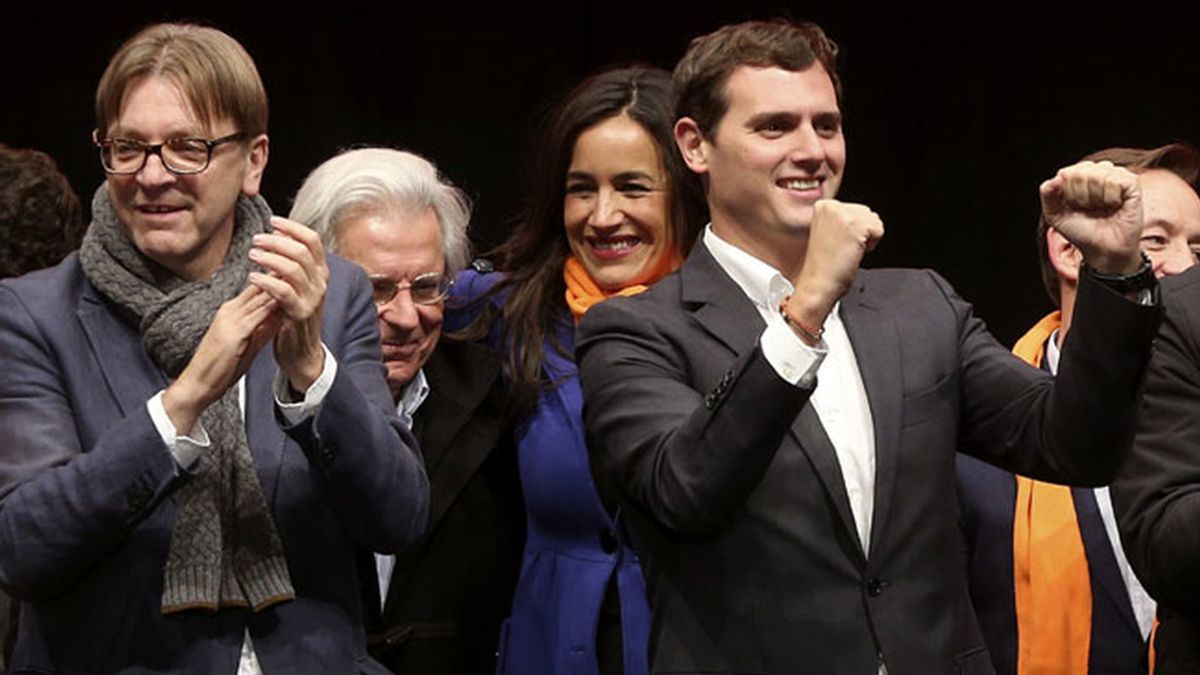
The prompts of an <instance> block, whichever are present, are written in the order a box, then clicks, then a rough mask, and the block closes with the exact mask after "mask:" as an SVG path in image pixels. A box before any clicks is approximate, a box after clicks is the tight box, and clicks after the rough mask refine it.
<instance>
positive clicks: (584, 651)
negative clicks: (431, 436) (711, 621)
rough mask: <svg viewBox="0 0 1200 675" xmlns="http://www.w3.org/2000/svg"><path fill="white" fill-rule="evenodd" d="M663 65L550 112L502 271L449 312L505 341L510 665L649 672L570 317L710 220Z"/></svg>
mask: <svg viewBox="0 0 1200 675" xmlns="http://www.w3.org/2000/svg"><path fill="white" fill-rule="evenodd" d="M671 122H672V117H671V95H670V84H669V76H668V75H667V73H666V72H664V71H661V70H656V69H650V68H628V69H619V70H610V71H606V72H603V73H600V74H599V75H596V76H594V77H592V78H590V79H588V80H586V81H584V82H583V83H582V84H580V85H579V86H578V87H576V88H575V89H574V90H573V91H572V92H571V93H570V94H568V95H567V97H566V98H565V99H563V100H562V102H561V103H560V104H559V105H558V107H557V108H556V109H555V110H554V112H553V113H552V114H551V116H550V118H549V119H548V121H547V124H546V126H545V128H544V130H543V133H542V135H541V136H540V142H539V147H538V148H537V153H536V154H535V157H536V158H538V160H539V163H538V164H537V166H536V167H535V172H534V179H535V182H534V189H533V194H532V196H531V198H530V200H529V208H528V210H527V211H526V213H525V217H524V219H523V220H522V221H521V224H520V225H518V227H517V228H516V230H515V231H514V232H513V234H512V236H511V237H510V238H509V239H508V241H507V242H505V243H504V244H502V245H501V246H500V247H499V249H497V250H496V251H494V252H493V255H494V256H495V257H496V259H497V262H498V266H499V268H500V269H501V271H502V274H479V273H476V272H474V271H472V270H468V271H467V272H465V273H464V274H463V275H460V277H459V279H458V282H457V283H456V284H455V286H454V290H453V292H452V297H451V300H450V301H449V302H448V304H447V318H446V324H447V326H450V327H456V326H461V325H463V324H464V323H467V322H468V321H470V320H471V319H474V323H473V324H472V326H471V327H470V328H469V329H468V330H467V331H466V333H467V335H469V336H474V337H477V338H480V339H486V340H487V341H488V342H489V343H490V344H491V346H493V347H495V348H498V349H500V350H501V351H502V352H503V353H504V354H505V355H506V370H505V374H506V376H507V378H506V379H507V383H508V389H509V393H510V399H511V400H512V401H513V407H514V410H515V415H516V416H517V417H518V418H519V420H518V422H517V430H518V432H517V438H516V441H517V447H518V453H519V455H518V463H519V467H520V474H521V486H522V490H523V492H524V497H525V507H526V513H527V525H528V527H527V540H526V545H525V554H524V561H523V565H522V569H521V576H520V580H519V582H518V585H517V590H516V594H515V596H514V598H513V606H512V614H511V616H510V617H509V619H508V621H507V622H506V624H505V630H504V632H503V634H502V635H501V644H500V667H499V672H500V673H551V674H575V673H597V672H599V673H602V674H607V673H621V672H624V673H628V674H629V675H639V674H643V673H646V672H648V669H649V668H648V664H647V636H648V634H649V620H650V615H649V608H648V606H647V603H646V597H645V592H646V591H645V586H644V584H643V581H642V573H641V570H640V568H639V566H638V563H637V559H636V557H635V556H634V553H633V550H632V548H630V545H629V541H628V537H627V536H626V535H625V532H624V528H623V526H622V525H621V522H620V520H619V519H618V518H617V517H616V516H615V515H614V514H613V513H612V512H611V510H610V509H609V508H606V502H605V500H602V498H601V494H600V490H598V489H597V486H596V485H595V484H594V483H593V482H592V477H591V471H590V469H589V464H588V450H587V446H586V444H585V442H584V438H583V421H582V406H583V400H582V396H581V394H580V391H579V382H578V379H577V378H576V374H575V363H574V358H573V357H572V356H571V353H572V349H573V346H574V337H575V332H574V325H575V322H576V321H578V319H579V317H581V316H582V315H583V313H584V312H586V311H588V308H590V307H591V306H592V305H593V304H595V303H597V302H600V301H601V300H604V299H605V298H607V297H609V296H611V295H614V294H623V295H629V294H632V293H636V292H639V291H641V290H645V288H646V286H647V285H649V284H653V283H654V282H656V281H658V280H659V279H661V278H663V277H664V276H666V275H667V274H669V273H670V272H671V271H672V270H673V269H674V268H675V267H677V266H678V265H679V263H680V262H681V261H682V259H683V256H684V254H685V253H686V251H687V248H688V246H689V245H690V243H691V242H692V240H693V239H694V238H695V232H696V229H697V228H698V227H699V226H700V225H702V224H703V223H704V220H705V218H704V215H703V210H702V209H703V207H702V206H701V205H700V204H701V201H702V200H701V199H700V191H699V186H698V184H697V183H696V182H695V179H694V178H693V177H692V176H691V174H689V173H688V172H687V171H686V169H685V168H684V166H683V162H682V160H681V158H680V157H679V153H678V152H677V151H676V150H675V146H674V140H673V137H672V134H671ZM475 317H477V318H475Z"/></svg>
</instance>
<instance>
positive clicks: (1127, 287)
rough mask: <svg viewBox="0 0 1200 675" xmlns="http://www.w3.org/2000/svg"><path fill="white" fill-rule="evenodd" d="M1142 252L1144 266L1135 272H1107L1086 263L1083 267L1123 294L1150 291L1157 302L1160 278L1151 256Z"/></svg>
mask: <svg viewBox="0 0 1200 675" xmlns="http://www.w3.org/2000/svg"><path fill="white" fill-rule="evenodd" d="M1140 253H1141V254H1142V266H1141V267H1139V268H1138V269H1137V271H1136V272H1134V273H1133V274H1106V273H1104V272H1098V271H1096V270H1094V269H1092V268H1091V267H1089V266H1088V265H1087V264H1086V263H1085V264H1084V265H1083V268H1084V269H1085V270H1087V273H1088V274H1090V275H1092V278H1093V279H1095V280H1096V281H1099V282H1100V283H1102V284H1104V285H1105V286H1108V287H1109V288H1111V289H1113V290H1114V291H1116V292H1118V293H1120V294H1121V295H1129V294H1133V293H1138V294H1139V295H1140V294H1142V292H1143V291H1148V292H1149V293H1150V296H1151V298H1150V299H1151V302H1155V303H1156V302H1158V278H1157V277H1155V276H1154V266H1153V265H1152V264H1151V263H1150V256H1148V255H1146V252H1145V251H1140ZM1139 300H1140V298H1139Z"/></svg>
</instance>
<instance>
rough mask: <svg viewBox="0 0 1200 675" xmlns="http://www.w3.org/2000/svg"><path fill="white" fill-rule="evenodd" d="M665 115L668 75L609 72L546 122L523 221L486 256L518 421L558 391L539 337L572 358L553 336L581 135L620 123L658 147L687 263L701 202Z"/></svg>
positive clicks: (487, 321) (482, 320)
mask: <svg viewBox="0 0 1200 675" xmlns="http://www.w3.org/2000/svg"><path fill="white" fill-rule="evenodd" d="M671 107H672V97H671V76H670V74H669V73H667V72H666V71H665V70H661V69H659V68H652V67H647V66H634V67H630V68H617V69H612V70H606V71H603V72H600V73H598V74H596V75H593V76H592V77H589V78H588V79H586V80H584V81H583V82H582V83H580V84H579V85H578V86H576V87H575V88H574V89H573V90H571V92H570V93H569V94H567V96H566V97H565V98H563V99H562V100H561V101H560V102H559V104H558V105H557V106H556V107H555V108H554V109H553V110H552V111H551V113H550V115H549V116H548V117H547V118H546V120H545V121H544V123H543V125H542V128H541V133H540V134H539V136H538V142H537V148H536V154H535V155H534V158H533V159H534V161H533V173H532V179H533V180H532V189H531V191H530V193H529V197H528V200H527V202H526V207H525V211H524V214H523V216H522V218H521V220H520V221H519V223H518V224H517V226H516V228H515V229H514V230H513V232H512V234H511V235H510V236H509V237H508V239H507V240H506V241H505V242H504V243H502V244H500V245H499V246H498V247H496V248H495V249H494V250H492V251H490V252H489V253H488V257H489V258H491V259H492V260H493V261H495V262H496V264H497V267H498V268H499V269H500V270H501V271H503V272H505V273H506V274H507V277H506V279H505V280H504V281H502V282H501V283H499V284H497V286H496V287H495V288H494V289H493V293H498V292H507V294H508V295H507V298H506V299H505V302H504V305H503V307H502V309H501V310H500V318H501V319H502V325H503V326H504V330H505V334H504V335H503V336H502V338H503V343H504V345H505V350H506V352H507V354H506V357H507V358H506V359H505V361H506V372H507V374H508V375H509V379H510V382H511V385H512V389H511V399H510V401H511V403H512V404H513V406H514V412H516V413H517V414H522V413H526V412H528V411H529V410H531V409H532V406H533V404H534V403H535V402H536V400H537V395H538V392H539V391H540V390H541V389H543V388H546V387H552V386H554V384H555V383H553V382H549V381H548V380H547V378H546V376H545V375H544V374H543V372H542V362H543V360H544V357H545V353H544V347H543V345H544V344H545V341H546V337H547V336H549V337H550V343H551V344H552V345H553V347H554V349H555V350H557V351H559V352H560V353H562V354H564V355H567V356H569V354H566V350H565V348H564V347H563V345H561V344H560V343H559V341H558V339H557V335H558V331H559V330H561V329H562V328H564V327H565V326H566V325H569V322H570V321H571V319H570V315H569V314H568V312H567V311H566V301H565V300H564V294H565V292H566V284H565V282H564V281H563V277H562V270H563V265H564V264H565V263H566V260H567V256H568V255H569V253H570V249H569V247H568V244H567V237H566V232H565V230H564V227H563V197H564V194H565V189H566V175H567V168H568V167H569V166H570V163H571V158H572V155H573V154H574V151H575V140H576V139H577V138H578V137H579V135H580V134H581V133H583V132H584V131H586V130H587V129H589V128H591V127H593V126H595V125H596V124H599V123H600V122H603V121H604V120H606V119H609V118H611V117H616V116H618V115H626V116H628V117H629V118H630V119H632V120H633V121H635V122H637V123H638V124H640V125H641V126H642V128H644V129H645V130H646V131H647V132H648V133H649V134H650V136H651V137H652V138H653V139H654V142H655V144H656V145H657V146H658V151H659V156H660V157H661V158H662V162H663V164H664V166H665V167H666V169H667V175H668V176H669V179H670V181H671V188H670V197H671V199H670V213H669V214H668V215H669V218H670V220H669V223H668V225H669V229H670V236H671V238H672V242H671V243H672V245H673V246H674V247H675V250H676V251H678V252H680V253H681V254H686V253H687V250H688V248H690V247H691V244H692V242H693V241H694V240H695V237H696V232H697V230H698V229H699V227H701V226H702V225H703V224H704V222H705V218H706V215H705V210H704V206H703V204H704V200H703V192H702V189H701V187H700V183H699V180H698V179H697V178H696V177H695V175H694V174H692V173H691V172H690V171H689V170H688V169H687V167H686V166H685V165H684V163H683V159H682V158H681V157H680V155H679V151H678V150H677V149H676V147H675V139H674V134H673V132H672V127H673V123H674V119H673V117H672V114H671ZM681 257H682V256H681ZM489 307H490V305H489ZM495 314H496V312H494V311H490V310H485V311H484V312H483V313H481V315H480V317H479V319H478V320H477V321H476V323H475V324H474V325H473V326H472V327H470V328H468V330H467V334H468V335H472V336H479V335H482V334H485V333H486V332H487V331H488V330H489V329H490V327H491V324H492V322H493V321H495V319H496V316H495Z"/></svg>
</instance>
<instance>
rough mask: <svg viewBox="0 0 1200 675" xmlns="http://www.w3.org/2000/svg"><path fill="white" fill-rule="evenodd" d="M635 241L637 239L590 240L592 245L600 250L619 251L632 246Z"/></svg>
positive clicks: (634, 244)
mask: <svg viewBox="0 0 1200 675" xmlns="http://www.w3.org/2000/svg"><path fill="white" fill-rule="evenodd" d="M637 243H638V240H637V239H596V240H593V241H592V246H594V247H595V248H598V249H600V250H602V251H620V250H624V249H627V248H633V247H634V246H636V245H637Z"/></svg>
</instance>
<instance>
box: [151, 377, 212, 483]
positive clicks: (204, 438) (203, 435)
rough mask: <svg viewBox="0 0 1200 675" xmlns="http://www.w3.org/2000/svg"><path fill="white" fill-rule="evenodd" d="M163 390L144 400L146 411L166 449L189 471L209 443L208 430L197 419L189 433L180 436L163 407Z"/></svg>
mask: <svg viewBox="0 0 1200 675" xmlns="http://www.w3.org/2000/svg"><path fill="white" fill-rule="evenodd" d="M164 392H166V389H163V390H161V391H159V392H158V393H157V394H155V395H154V396H153V397H151V399H150V400H149V401H146V411H147V412H149V413H150V420H151V421H152V422H154V428H155V429H156V430H157V431H158V435H159V436H161V437H162V440H163V443H164V444H165V445H166V446H167V450H169V451H170V452H171V455H172V456H173V457H175V463H176V464H178V465H179V468H181V469H183V470H184V471H189V470H191V468H192V466H194V465H195V464H196V460H198V459H200V455H201V454H203V453H204V451H205V450H208V448H209V446H210V445H211V442H210V441H209V439H208V432H207V431H205V430H204V425H203V424H201V423H200V422H199V420H197V421H196V426H194V427H192V432H191V433H190V434H188V435H186V436H180V435H179V433H178V432H177V431H176V430H175V424H174V423H173V422H171V418H170V417H168V416H167V409H166V408H165V407H163V393H164Z"/></svg>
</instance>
